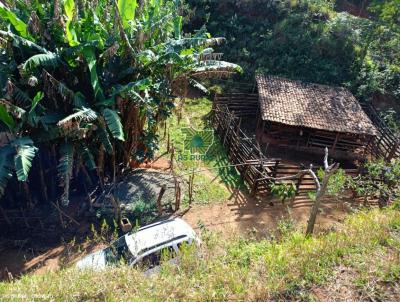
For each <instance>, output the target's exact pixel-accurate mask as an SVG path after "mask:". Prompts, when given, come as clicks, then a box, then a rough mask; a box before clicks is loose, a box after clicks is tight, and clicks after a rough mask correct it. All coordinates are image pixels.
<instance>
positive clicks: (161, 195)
mask: <svg viewBox="0 0 400 302" xmlns="http://www.w3.org/2000/svg"><path fill="white" fill-rule="evenodd" d="M166 189H167V186H166V185H162V186H161V190H160V193H159V194H158V198H157V211H158V215H162V204H161V199H162V198H163V195H164V193H165V190H166Z"/></svg>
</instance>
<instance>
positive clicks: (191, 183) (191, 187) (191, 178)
mask: <svg viewBox="0 0 400 302" xmlns="http://www.w3.org/2000/svg"><path fill="white" fill-rule="evenodd" d="M193 180H194V171H193V172H192V175H190V176H189V207H190V206H191V205H192V201H193Z"/></svg>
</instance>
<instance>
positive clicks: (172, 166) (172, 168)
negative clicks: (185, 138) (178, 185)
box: [170, 146, 175, 173]
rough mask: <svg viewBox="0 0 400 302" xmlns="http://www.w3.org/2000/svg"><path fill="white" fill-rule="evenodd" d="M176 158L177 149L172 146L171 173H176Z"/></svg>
mask: <svg viewBox="0 0 400 302" xmlns="http://www.w3.org/2000/svg"><path fill="white" fill-rule="evenodd" d="M174 158H175V148H174V146H171V159H170V161H171V164H170V168H171V172H172V173H173V172H174Z"/></svg>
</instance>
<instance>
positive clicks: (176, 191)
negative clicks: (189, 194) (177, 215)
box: [174, 177, 181, 211]
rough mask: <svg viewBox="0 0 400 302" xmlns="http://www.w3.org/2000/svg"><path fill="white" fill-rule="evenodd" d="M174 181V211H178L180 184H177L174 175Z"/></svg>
mask: <svg viewBox="0 0 400 302" xmlns="http://www.w3.org/2000/svg"><path fill="white" fill-rule="evenodd" d="M174 183H175V211H178V210H179V208H180V206H181V198H180V190H181V188H180V186H179V181H178V180H177V179H176V177H174Z"/></svg>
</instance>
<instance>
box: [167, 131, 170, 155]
mask: <svg viewBox="0 0 400 302" xmlns="http://www.w3.org/2000/svg"><path fill="white" fill-rule="evenodd" d="M169 143H170V142H169V129H168V135H167V153H169Z"/></svg>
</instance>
